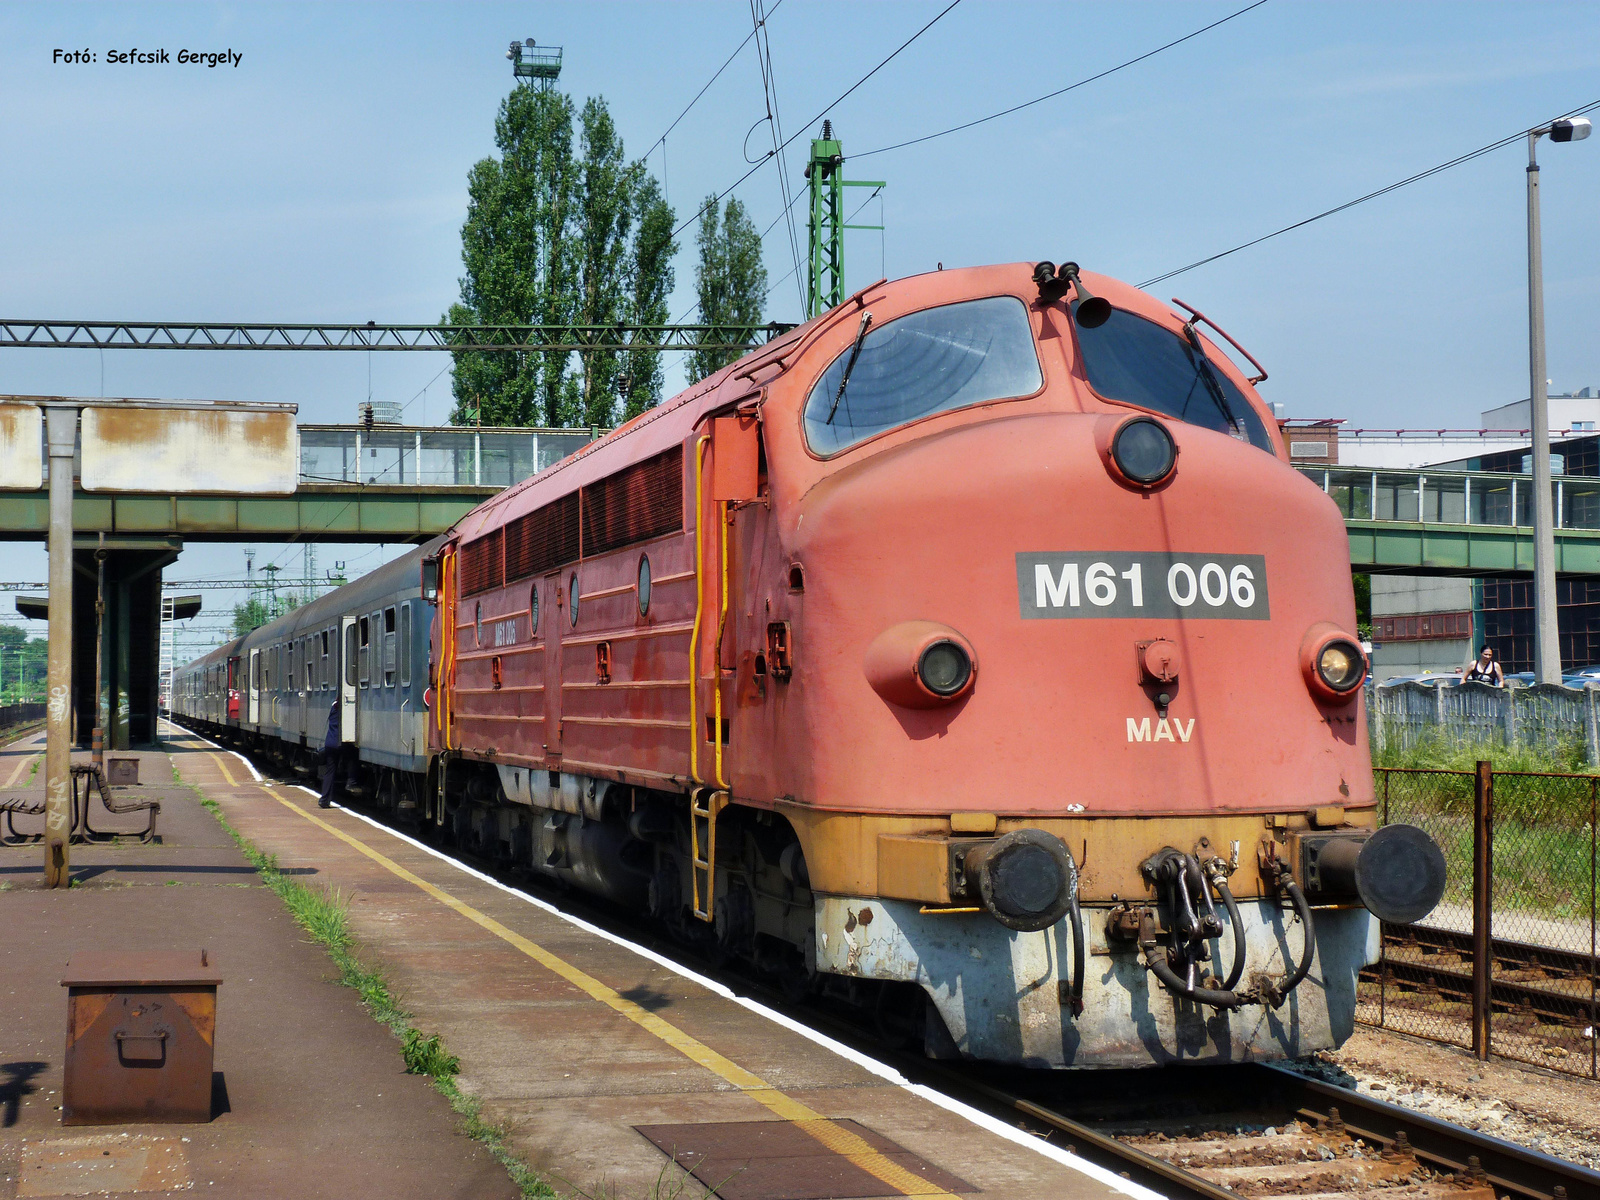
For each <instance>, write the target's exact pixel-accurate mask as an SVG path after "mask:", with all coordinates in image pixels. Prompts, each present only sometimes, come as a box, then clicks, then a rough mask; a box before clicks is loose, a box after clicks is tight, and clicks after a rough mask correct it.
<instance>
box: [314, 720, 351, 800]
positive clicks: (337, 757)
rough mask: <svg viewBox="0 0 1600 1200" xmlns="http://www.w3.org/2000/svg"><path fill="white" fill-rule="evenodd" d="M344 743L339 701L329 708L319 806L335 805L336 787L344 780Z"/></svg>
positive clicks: (324, 739)
mask: <svg viewBox="0 0 1600 1200" xmlns="http://www.w3.org/2000/svg"><path fill="white" fill-rule="evenodd" d="M343 768H344V743H343V740H342V739H341V738H340V736H339V701H338V699H337V698H335V700H334V702H333V707H332V708H330V709H329V710H328V736H327V737H325V738H323V739H322V799H320V800H318V801H317V806H318V807H319V808H332V807H333V792H334V788H335V787H336V786H338V785H339V784H342V783H343V782H344V779H343V776H344V773H345V772H344V769H343Z"/></svg>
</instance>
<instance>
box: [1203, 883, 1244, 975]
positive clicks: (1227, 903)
mask: <svg viewBox="0 0 1600 1200" xmlns="http://www.w3.org/2000/svg"><path fill="white" fill-rule="evenodd" d="M1211 886H1212V887H1214V888H1216V889H1217V895H1219V896H1221V897H1222V906H1223V907H1224V908H1226V909H1227V910H1228V921H1229V922H1230V923H1231V924H1232V925H1233V970H1231V971H1229V972H1228V978H1227V980H1226V981H1225V982H1224V983H1223V985H1222V990H1223V991H1225V992H1231V991H1233V989H1234V986H1235V985H1236V984H1238V982H1239V977H1240V976H1241V975H1243V974H1244V958H1245V945H1244V918H1243V917H1242V916H1240V915H1239V906H1238V904H1236V903H1235V902H1234V899H1233V892H1232V891H1231V890H1230V889H1229V887H1228V881H1227V880H1226V879H1225V878H1223V876H1222V875H1221V874H1220V873H1219V874H1217V875H1214V876H1212V878H1211Z"/></svg>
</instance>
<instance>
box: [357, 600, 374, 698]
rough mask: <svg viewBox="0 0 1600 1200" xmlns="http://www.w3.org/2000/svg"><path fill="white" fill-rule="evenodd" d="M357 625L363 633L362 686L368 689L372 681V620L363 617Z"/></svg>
mask: <svg viewBox="0 0 1600 1200" xmlns="http://www.w3.org/2000/svg"><path fill="white" fill-rule="evenodd" d="M356 625H357V627H358V628H359V629H360V631H361V650H360V658H361V686H362V687H366V686H367V685H368V684H369V683H370V682H371V680H372V618H371V617H362V618H361V619H360V620H359V621H357V622H356Z"/></svg>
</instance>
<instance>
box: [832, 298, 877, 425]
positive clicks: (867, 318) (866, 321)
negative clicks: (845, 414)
mask: <svg viewBox="0 0 1600 1200" xmlns="http://www.w3.org/2000/svg"><path fill="white" fill-rule="evenodd" d="M871 328H872V314H871V313H862V314H861V328H860V329H858V330H856V344H855V345H854V346H853V347H851V349H850V361H849V362H847V363H845V365H844V378H843V379H841V380H839V390H838V392H837V393H835V395H834V397H833V407H832V408H830V409H828V419H827V420H826V421H824V422H823V424H824V425H832V424H833V414H834V413H836V412H838V411H839V401H841V400H843V399H844V390H845V388H847V387H849V386H850V372H851V371H854V370H855V369H856V359H858V358H860V357H861V343H862V342H864V341H866V340H867V330H869V329H871Z"/></svg>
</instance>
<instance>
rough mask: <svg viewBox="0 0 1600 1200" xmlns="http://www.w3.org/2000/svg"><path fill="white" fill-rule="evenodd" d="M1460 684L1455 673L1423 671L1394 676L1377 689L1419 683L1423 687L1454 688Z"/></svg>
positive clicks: (1458, 675)
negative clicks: (1415, 673)
mask: <svg viewBox="0 0 1600 1200" xmlns="http://www.w3.org/2000/svg"><path fill="white" fill-rule="evenodd" d="M1460 682H1461V675H1460V673H1459V672H1457V671H1424V672H1422V673H1421V674H1420V675H1396V676H1395V677H1394V678H1393V679H1385V680H1384V681H1383V682H1382V683H1380V684H1379V685H1378V686H1379V687H1395V686H1397V685H1399V684H1402V683H1420V684H1421V685H1422V686H1423V687H1455V686H1456V685H1457V684H1458V683H1460Z"/></svg>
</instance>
